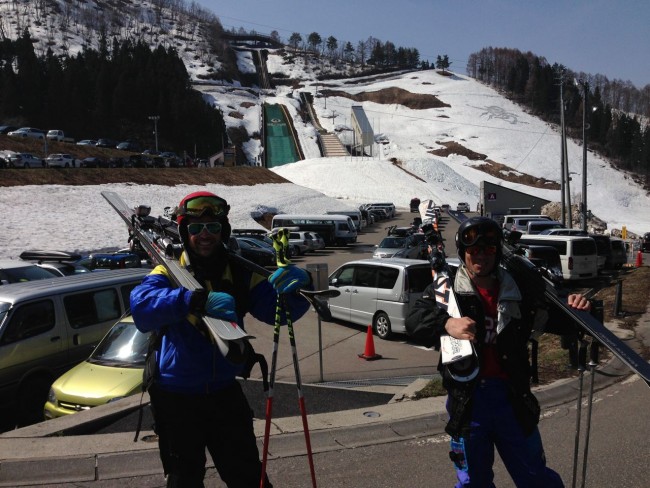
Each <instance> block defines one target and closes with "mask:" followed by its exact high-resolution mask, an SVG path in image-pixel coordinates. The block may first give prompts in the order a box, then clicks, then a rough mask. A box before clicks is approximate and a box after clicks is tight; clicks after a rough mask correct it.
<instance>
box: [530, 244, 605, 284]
mask: <svg viewBox="0 0 650 488" xmlns="http://www.w3.org/2000/svg"><path fill="white" fill-rule="evenodd" d="M519 242H520V243H521V244H533V245H538V246H553V247H554V248H555V249H557V251H558V253H559V254H560V261H561V263H562V275H563V277H564V279H565V280H584V279H588V278H595V277H596V276H598V252H597V249H596V241H594V240H593V239H592V238H591V237H585V236H550V235H543V234H537V235H531V236H529V235H524V236H522V237H521V239H520V240H519Z"/></svg>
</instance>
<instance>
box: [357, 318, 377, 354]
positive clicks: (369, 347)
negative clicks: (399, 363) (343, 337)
mask: <svg viewBox="0 0 650 488" xmlns="http://www.w3.org/2000/svg"><path fill="white" fill-rule="evenodd" d="M359 357H360V358H361V359H365V360H366V361H372V360H373V359H381V355H379V354H375V341H374V339H373V337H372V325H369V326H368V332H367V333H366V350H365V351H364V352H363V354H359Z"/></svg>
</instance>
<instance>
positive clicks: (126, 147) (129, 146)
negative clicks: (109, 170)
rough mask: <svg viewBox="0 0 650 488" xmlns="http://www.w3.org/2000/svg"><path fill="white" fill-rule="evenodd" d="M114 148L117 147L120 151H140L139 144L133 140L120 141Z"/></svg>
mask: <svg viewBox="0 0 650 488" xmlns="http://www.w3.org/2000/svg"><path fill="white" fill-rule="evenodd" d="M116 149H119V150H120V151H132V152H140V151H141V150H142V148H141V147H140V144H138V143H137V142H135V141H124V142H120V143H119V144H118V145H117V146H116Z"/></svg>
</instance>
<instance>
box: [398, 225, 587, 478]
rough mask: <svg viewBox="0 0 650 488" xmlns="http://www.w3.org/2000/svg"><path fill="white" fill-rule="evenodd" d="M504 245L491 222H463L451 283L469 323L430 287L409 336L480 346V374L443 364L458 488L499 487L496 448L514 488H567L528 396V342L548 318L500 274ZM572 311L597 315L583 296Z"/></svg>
mask: <svg viewBox="0 0 650 488" xmlns="http://www.w3.org/2000/svg"><path fill="white" fill-rule="evenodd" d="M502 238H503V237H502V231H501V229H500V228H499V226H498V224H497V223H496V222H495V221H493V220H492V219H489V218H487V217H471V218H469V219H467V220H465V221H464V222H463V223H462V224H461V225H460V227H459V229H458V233H457V234H456V247H457V249H458V256H459V258H460V260H461V263H462V264H461V265H460V267H459V268H458V270H457V272H456V275H455V277H454V278H453V290H454V292H455V294H456V300H457V302H458V307H459V309H460V311H461V313H462V314H463V316H462V317H451V316H449V315H448V314H447V312H446V311H445V310H443V309H442V308H440V307H439V306H438V304H437V302H436V298H435V289H434V286H433V285H430V286H429V287H428V288H427V289H425V291H424V293H423V295H422V298H420V299H418V300H417V302H416V304H415V306H414V308H413V310H412V312H411V313H410V314H409V316H408V317H407V319H406V329H407V331H408V332H409V333H410V334H411V335H412V336H414V337H416V338H418V339H420V340H423V341H424V342H425V343H428V344H429V345H434V346H436V348H439V347H440V336H441V335H442V334H449V335H450V336H452V337H455V338H456V339H466V340H469V341H471V342H472V343H473V346H474V351H475V353H476V356H475V364H476V367H478V374H476V375H473V374H468V375H463V374H456V373H455V371H454V366H450V365H442V363H440V362H439V364H438V370H439V371H440V373H441V374H442V378H443V385H444V387H445V388H446V390H447V394H448V396H447V411H448V413H449V421H448V423H447V425H446V428H445V430H446V431H447V433H448V434H449V435H450V436H451V437H452V440H451V451H450V453H449V455H450V458H451V460H452V461H453V463H454V466H455V469H456V476H457V479H458V483H457V484H456V487H457V488H461V487H494V486H495V485H494V483H493V479H494V472H493V468H492V466H493V464H494V449H495V448H496V449H497V451H498V452H499V455H500V456H501V459H502V460H503V463H504V464H505V466H506V468H507V470H508V473H509V474H510V476H511V478H512V479H513V481H514V484H515V486H517V487H522V488H523V487H526V488H530V487H539V488H555V487H563V486H564V485H563V483H562V479H561V478H560V476H559V475H558V474H557V473H556V472H555V471H553V470H552V469H550V468H549V467H547V466H546V458H545V455H544V448H543V446H542V440H541V437H540V434H539V430H538V428H537V424H538V422H539V415H540V407H539V403H538V402H537V399H536V398H535V396H534V395H533V394H532V392H531V389H530V383H531V365H530V362H529V359H528V342H529V340H530V339H531V337H532V334H533V332H539V330H538V328H539V327H540V326H541V325H540V321H541V322H542V323H543V322H544V319H545V318H546V317H543V318H541V320H540V317H537V318H536V314H537V313H542V312H538V311H537V310H535V308H534V306H533V305H532V298H533V297H524V296H522V294H521V292H520V290H519V288H518V287H517V284H516V283H515V280H514V279H513V278H512V276H511V275H510V274H509V273H508V272H507V271H506V270H505V269H503V268H502V267H501V266H499V262H500V259H501V253H502ZM568 303H569V305H570V306H572V307H574V308H576V309H579V310H587V311H588V310H590V309H591V304H590V302H589V301H588V300H587V299H586V298H585V297H584V296H582V295H578V294H575V295H570V296H569V297H568ZM551 312H552V311H551ZM548 319H549V322H553V325H554V327H558V326H562V324H560V323H559V322H561V321H562V320H563V318H562V317H555V316H550V317H548ZM564 326H566V327H570V324H564ZM452 364H453V363H452Z"/></svg>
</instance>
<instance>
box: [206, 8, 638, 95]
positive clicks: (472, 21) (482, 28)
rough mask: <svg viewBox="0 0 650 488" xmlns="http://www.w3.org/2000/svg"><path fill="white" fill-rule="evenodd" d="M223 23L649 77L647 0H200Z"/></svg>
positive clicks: (457, 59)
mask: <svg viewBox="0 0 650 488" xmlns="http://www.w3.org/2000/svg"><path fill="white" fill-rule="evenodd" d="M197 3H199V4H200V5H202V6H203V7H205V8H206V9H208V10H210V11H211V12H213V13H214V14H215V15H217V17H219V18H220V20H221V22H222V24H223V25H224V27H225V28H227V29H229V28H231V27H235V28H239V27H244V28H245V29H254V30H256V31H257V32H260V33H266V34H268V33H270V32H271V31H273V30H276V31H278V33H279V34H280V37H282V39H283V40H287V39H288V38H289V36H291V34H292V33H293V32H299V33H300V34H301V35H302V36H303V39H305V38H306V37H307V36H308V35H309V34H310V33H311V32H317V33H318V34H320V35H321V37H322V38H323V39H327V38H328V37H329V36H334V37H335V38H336V39H337V40H338V41H339V43H341V42H344V41H350V42H352V45H353V46H355V47H356V44H357V42H358V41H360V40H365V39H367V38H368V37H369V36H373V37H375V38H377V39H380V40H381V41H391V42H393V43H394V44H395V45H397V46H401V47H414V48H417V49H418V51H419V52H420V58H421V59H429V60H430V61H435V59H436V57H437V56H438V55H445V54H447V55H448V56H449V59H450V61H451V62H452V65H451V68H452V70H455V71H458V72H461V73H465V65H466V63H467V57H468V55H469V54H471V53H473V52H477V51H479V50H480V49H482V48H484V47H489V46H492V47H507V48H513V49H519V50H520V51H524V52H525V51H531V52H532V53H534V54H536V55H538V56H544V57H545V58H546V59H547V60H548V61H549V62H550V63H551V64H552V63H555V62H557V63H561V64H564V65H565V66H567V67H568V68H570V69H572V70H573V71H576V72H581V71H582V72H585V73H590V74H596V73H600V74H603V75H605V76H607V77H608V78H609V79H610V80H613V79H620V80H623V81H627V80H629V81H631V82H632V83H633V84H634V85H636V86H637V87H639V88H642V87H644V86H645V85H647V84H650V1H648V0H575V1H571V0H564V1H562V0H475V1H471V0H397V1H395V0H327V1H323V2H315V1H310V0H274V1H271V0H232V1H229V2H224V1H223V0H220V1H217V0H198V2H197Z"/></svg>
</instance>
